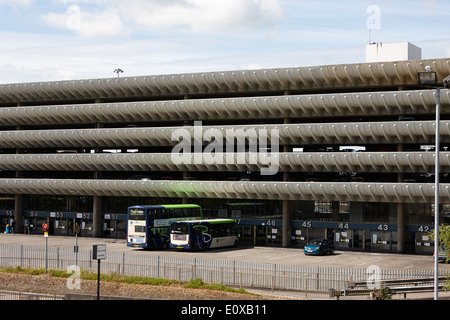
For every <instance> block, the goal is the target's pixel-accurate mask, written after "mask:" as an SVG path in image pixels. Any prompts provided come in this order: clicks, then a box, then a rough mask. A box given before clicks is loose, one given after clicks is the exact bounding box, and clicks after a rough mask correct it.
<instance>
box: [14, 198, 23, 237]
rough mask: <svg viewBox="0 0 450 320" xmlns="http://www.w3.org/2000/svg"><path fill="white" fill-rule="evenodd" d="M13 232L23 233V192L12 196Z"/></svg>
mask: <svg viewBox="0 0 450 320" xmlns="http://www.w3.org/2000/svg"><path fill="white" fill-rule="evenodd" d="M14 233H23V194H16V195H15V197H14Z"/></svg>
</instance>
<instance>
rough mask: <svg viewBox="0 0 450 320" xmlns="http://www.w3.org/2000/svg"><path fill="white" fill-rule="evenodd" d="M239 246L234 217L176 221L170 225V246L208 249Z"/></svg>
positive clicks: (186, 248)
mask: <svg viewBox="0 0 450 320" xmlns="http://www.w3.org/2000/svg"><path fill="white" fill-rule="evenodd" d="M231 246H236V247H237V246H238V232H237V226H236V220H234V219H210V220H191V221H176V222H172V224H171V225H170V247H171V248H180V249H185V250H206V249H212V248H220V247H231Z"/></svg>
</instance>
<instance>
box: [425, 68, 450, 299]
mask: <svg viewBox="0 0 450 320" xmlns="http://www.w3.org/2000/svg"><path fill="white" fill-rule="evenodd" d="M425 69H426V70H427V71H426V72H419V73H418V76H419V85H424V86H432V87H435V88H436V125H435V126H436V133H435V150H434V151H435V164H434V170H435V173H434V183H435V186H434V300H438V290H439V264H438V263H439V259H438V255H439V212H440V210H439V149H440V122H441V121H440V115H441V88H440V87H438V86H437V74H436V72H434V71H432V70H431V68H430V67H429V66H427V67H425ZM449 79H450V76H448V77H447V78H445V79H444V81H443V83H444V87H445V88H448V87H449Z"/></svg>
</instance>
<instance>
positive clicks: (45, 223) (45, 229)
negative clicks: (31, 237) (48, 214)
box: [42, 221, 48, 233]
mask: <svg viewBox="0 0 450 320" xmlns="http://www.w3.org/2000/svg"><path fill="white" fill-rule="evenodd" d="M42 231H44V233H45V232H48V224H47V222H46V221H44V223H43V224H42Z"/></svg>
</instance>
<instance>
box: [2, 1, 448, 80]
mask: <svg viewBox="0 0 450 320" xmlns="http://www.w3.org/2000/svg"><path fill="white" fill-rule="evenodd" d="M449 12H450V1H448V0H409V1H405V0H395V1H394V0H341V1H336V0H315V1H311V0H309V1H307V0H126V1H125V0H0V84H6V83H23V82H41V81H59V80H76V79H92V78H111V77H116V76H117V75H118V74H117V73H115V72H114V70H116V69H122V70H123V73H120V74H119V76H121V77H125V76H128V77H132V76H142V75H160V74H178V73H192V72H211V71H229V70H246V69H262V68H285V67H303V66H316V65H328V64H344V63H361V62H364V61H365V46H366V44H368V43H369V41H373V42H378V43H380V42H381V43H391V42H411V43H413V44H415V45H416V46H419V47H421V48H422V58H423V59H433V58H447V57H449V56H450V33H449V32H448V23H449V19H448V18H449V16H450V15H449Z"/></svg>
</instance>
